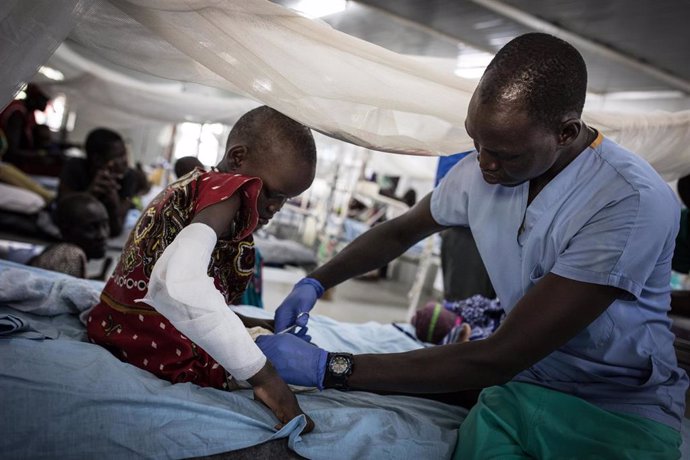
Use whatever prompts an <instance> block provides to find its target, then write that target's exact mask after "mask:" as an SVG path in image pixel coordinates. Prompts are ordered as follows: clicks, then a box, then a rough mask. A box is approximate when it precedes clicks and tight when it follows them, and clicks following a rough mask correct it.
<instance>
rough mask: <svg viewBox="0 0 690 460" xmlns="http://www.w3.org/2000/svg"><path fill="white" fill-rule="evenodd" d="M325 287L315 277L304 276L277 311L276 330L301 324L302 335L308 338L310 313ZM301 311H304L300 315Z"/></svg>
mask: <svg viewBox="0 0 690 460" xmlns="http://www.w3.org/2000/svg"><path fill="white" fill-rule="evenodd" d="M323 292H324V288H323V286H322V285H321V283H319V282H318V281H317V280H315V279H314V278H303V279H302V280H300V281H299V282H298V283H297V284H295V287H294V288H292V292H290V294H289V295H288V296H287V297H286V298H285V300H283V303H281V304H280V306H279V307H278V309H277V310H276V313H275V326H276V332H280V331H283V330H285V329H287V328H288V327H290V326H300V327H302V330H301V331H300V336H301V337H302V338H305V340H308V339H306V337H308V336H306V335H305V334H306V332H307V331H306V329H307V328H306V326H307V321H309V315H308V313H309V312H310V311H311V309H312V308H314V304H315V303H316V301H317V300H318V298H319V297H321V296H322V295H323ZM300 313H304V314H303V315H300Z"/></svg>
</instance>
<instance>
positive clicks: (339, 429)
mask: <svg viewBox="0 0 690 460" xmlns="http://www.w3.org/2000/svg"><path fill="white" fill-rule="evenodd" d="M101 287H102V284H101V283H95V282H88V281H83V280H76V279H74V278H70V277H67V276H64V275H59V274H55V273H52V272H46V271H43V270H41V269H35V268H26V267H22V266H18V265H16V264H12V263H9V262H4V261H2V262H0V319H2V318H4V319H6V320H7V321H6V322H5V323H0V405H1V407H2V417H1V418H0V420H2V422H0V429H1V430H2V433H3V435H2V436H0V452H2V458H8V459H14V458H22V459H24V458H51V459H52V458H64V459H72V458H73V459H84V458H99V457H101V458H108V459H111V458H112V459H119V458H123V459H124V458H127V459H131V458H161V459H162V458H185V457H194V456H204V455H211V454H215V453H220V452H227V451H231V450H236V449H241V448H244V447H248V446H252V445H256V444H260V443H263V442H265V441H268V440H271V439H276V438H281V437H287V438H288V439H289V442H288V445H289V446H290V448H292V449H294V450H295V451H296V452H297V453H299V454H300V455H302V456H304V457H307V458H313V459H321V458H328V459H348V458H357V459H360V458H376V459H380V458H396V459H405V458H410V459H424V458H429V459H438V458H448V457H449V456H450V455H451V453H452V452H453V449H454V447H455V442H456V438H457V427H458V426H459V425H460V423H461V422H462V420H463V418H464V416H465V413H466V411H465V410H463V409H461V408H457V407H453V406H449V405H446V404H443V403H438V402H434V401H429V400H424V399H420V398H414V397H405V396H380V395H375V394H371V393H366V392H349V393H343V392H338V391H335V390H326V391H323V392H317V391H314V392H310V393H304V394H299V395H298V399H299V402H300V405H301V407H302V408H303V409H304V410H305V412H307V413H308V414H309V415H310V416H311V417H312V418H313V419H314V422H315V423H316V429H315V430H314V432H312V433H309V434H306V435H304V436H301V435H300V433H301V431H302V429H303V427H304V424H305V420H304V418H303V417H298V418H296V419H294V420H293V421H292V422H290V423H289V424H288V425H286V426H285V427H283V429H282V430H280V431H276V430H275V429H274V426H275V424H276V422H277V421H276V419H275V418H274V417H273V415H272V414H271V412H270V411H269V410H268V409H267V408H265V407H264V406H263V405H261V404H259V403H257V402H255V401H254V400H253V399H252V394H251V391H249V390H241V391H237V392H232V393H228V392H224V391H219V390H215V389H211V388H200V387H198V386H195V385H192V384H175V385H172V384H170V383H168V382H165V381H162V380H160V379H158V378H156V377H155V376H153V375H152V374H150V373H148V372H146V371H144V370H141V369H138V368H136V367H134V366H131V365H129V364H126V363H123V362H121V361H119V360H118V359H116V358H115V357H114V356H112V355H111V354H110V353H108V352H107V351H106V350H105V349H103V348H101V347H99V346H97V345H93V344H90V343H88V342H86V341H85V330H84V327H83V325H82V323H81V322H80V320H79V315H80V314H83V312H84V311H86V310H87V309H88V307H89V306H90V304H91V303H92V302H93V301H94V299H95V298H97V295H98V293H99V291H100V288H101ZM22 293H24V294H22ZM239 310H240V311H241V312H242V313H244V314H254V316H259V317H261V316H267V313H266V312H264V311H263V310H259V309H255V308H251V307H240V308H239ZM310 326H311V327H310V331H312V336H313V338H314V341H315V342H316V343H319V344H320V345H321V346H324V347H325V348H327V349H332V350H349V351H352V352H377V351H378V352H382V351H386V352H391V351H405V350H410V349H413V348H417V347H418V346H419V344H417V343H416V342H415V341H414V340H411V339H410V338H408V337H406V336H404V335H403V334H401V333H400V332H399V331H398V330H396V329H395V328H393V327H392V326H390V325H381V324H377V323H368V324H364V325H355V324H345V323H339V322H336V321H334V320H332V319H329V318H324V317H319V316H314V317H313V318H312V320H311V322H310ZM13 327H16V329H15V330H14V331H13V330H12V328H13Z"/></svg>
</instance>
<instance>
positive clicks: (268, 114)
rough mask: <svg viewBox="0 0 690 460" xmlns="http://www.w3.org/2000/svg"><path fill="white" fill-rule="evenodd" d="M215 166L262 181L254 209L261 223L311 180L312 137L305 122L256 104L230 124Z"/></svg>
mask: <svg viewBox="0 0 690 460" xmlns="http://www.w3.org/2000/svg"><path fill="white" fill-rule="evenodd" d="M218 168H219V169H220V170H221V171H227V172H237V173H239V174H243V175H247V176H254V177H258V178H260V179H261V180H262V181H263V187H262V189H261V193H260V194H259V201H258V211H259V224H260V225H265V224H266V223H268V221H269V220H270V219H271V218H272V217H273V215H274V214H275V213H276V212H278V211H279V210H280V208H281V207H282V206H283V204H285V202H286V201H287V200H288V199H289V198H292V197H294V196H297V195H299V194H300V193H302V192H304V191H305V190H306V189H307V188H309V186H310V185H311V183H312V181H313V180H314V174H315V172H316V146H315V145H314V138H313V136H312V134H311V130H310V129H309V128H307V127H306V126H304V125H302V124H300V123H298V122H296V121H295V120H293V119H291V118H289V117H286V116H285V115H283V114H282V113H280V112H278V111H276V110H274V109H272V108H270V107H267V106H262V107H258V108H256V109H254V110H251V111H249V112H247V113H246V114H244V115H243V116H242V117H241V118H240V119H239V120H238V121H237V123H235V126H233V128H232V131H231V132H230V135H229V136H228V141H227V144H226V147H225V156H224V157H223V159H222V160H221V162H220V163H219V164H218Z"/></svg>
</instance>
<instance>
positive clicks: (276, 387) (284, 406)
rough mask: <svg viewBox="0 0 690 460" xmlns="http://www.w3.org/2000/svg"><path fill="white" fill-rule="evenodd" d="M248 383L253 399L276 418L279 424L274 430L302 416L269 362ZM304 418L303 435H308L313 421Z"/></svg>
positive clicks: (301, 412)
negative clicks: (305, 420) (252, 390)
mask: <svg viewBox="0 0 690 460" xmlns="http://www.w3.org/2000/svg"><path fill="white" fill-rule="evenodd" d="M249 383H250V384H251V385H252V387H253V389H254V399H256V400H257V401H260V402H262V403H263V404H265V405H266V406H267V407H268V408H269V409H271V411H272V412H273V413H274V414H275V416H276V417H277V418H278V421H279V422H280V423H278V424H277V425H276V426H275V429H276V430H280V429H281V428H282V427H283V426H285V424H286V423H288V422H289V421H290V420H292V419H293V418H295V417H297V416H298V415H302V414H304V412H303V411H302V409H300V407H299V404H298V403H297V398H295V395H294V394H293V393H292V391H290V388H288V386H287V385H286V384H285V382H284V381H283V380H282V379H281V378H280V376H279V375H278V373H277V372H276V370H275V369H274V368H273V366H272V365H271V363H270V362H266V365H265V366H264V367H263V368H262V369H261V370H260V371H259V372H257V373H256V374H255V375H254V376H253V377H252V378H250V379H249ZM304 416H305V417H306V418H307V426H306V427H305V428H304V431H303V433H309V432H310V431H312V430H313V429H314V421H313V420H312V419H311V418H310V417H309V416H308V415H306V414H304Z"/></svg>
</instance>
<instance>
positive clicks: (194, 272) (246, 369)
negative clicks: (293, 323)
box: [138, 223, 266, 380]
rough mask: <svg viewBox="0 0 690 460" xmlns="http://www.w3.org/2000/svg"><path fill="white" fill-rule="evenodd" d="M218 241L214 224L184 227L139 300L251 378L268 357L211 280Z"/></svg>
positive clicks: (238, 373) (237, 373)
mask: <svg viewBox="0 0 690 460" xmlns="http://www.w3.org/2000/svg"><path fill="white" fill-rule="evenodd" d="M216 241H217V236H216V233H215V232H214V230H213V229H212V228H211V227H209V226H208V225H205V224H202V223H193V224H190V225H188V226H187V227H185V228H184V229H182V231H181V232H180V233H179V234H178V235H177V236H176V237H175V239H174V240H173V242H172V243H171V244H170V245H168V247H167V248H165V251H163V254H162V255H161V256H160V258H159V259H158V261H157V262H156V265H155V266H154V267H153V272H152V273H151V278H150V280H149V289H148V292H147V293H146V296H145V297H144V298H143V299H139V300H138V301H142V302H146V303H147V304H149V305H151V306H152V307H154V308H155V309H156V310H157V311H158V312H159V313H160V314H162V315H163V316H165V317H166V318H167V319H168V320H169V321H170V322H171V323H172V324H173V326H175V327H176V328H177V329H178V330H179V331H180V332H182V333H183V334H184V335H185V336H186V337H187V338H189V339H190V340H192V341H193V342H194V343H196V344H197V345H199V346H200V347H201V348H203V349H204V350H206V352H207V353H208V354H209V355H211V356H212V357H213V359H215V360H216V361H217V362H218V363H219V364H220V365H221V366H223V368H224V369H225V370H226V371H228V372H229V373H230V374H231V375H232V376H233V377H235V378H236V379H239V380H247V379H249V378H250V377H252V376H253V375H254V374H256V373H257V372H258V371H260V370H261V368H263V366H264V364H266V357H265V356H264V355H263V353H262V352H261V350H260V349H259V347H257V346H256V344H255V343H254V341H253V340H252V339H251V337H250V336H249V334H248V333H247V330H246V328H245V327H244V325H243V324H242V321H240V319H239V317H238V316H237V315H236V314H235V313H234V312H233V311H232V310H231V309H230V308H229V307H228V305H227V304H226V303H225V299H224V298H223V296H222V294H221V293H220V292H219V291H218V289H216V286H215V285H214V283H213V279H212V278H211V277H210V276H208V265H209V262H210V260H211V253H212V252H213V248H214V247H215V245H216Z"/></svg>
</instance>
